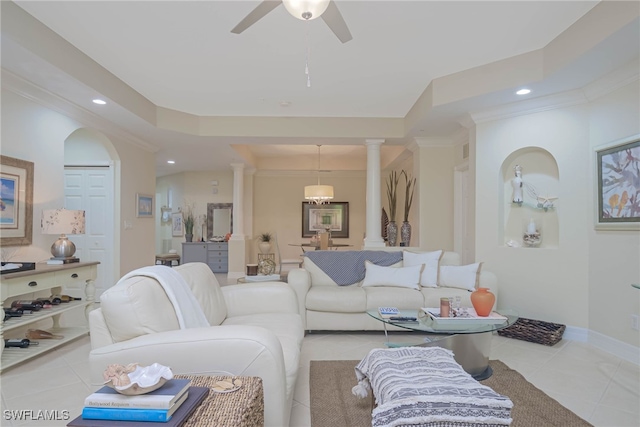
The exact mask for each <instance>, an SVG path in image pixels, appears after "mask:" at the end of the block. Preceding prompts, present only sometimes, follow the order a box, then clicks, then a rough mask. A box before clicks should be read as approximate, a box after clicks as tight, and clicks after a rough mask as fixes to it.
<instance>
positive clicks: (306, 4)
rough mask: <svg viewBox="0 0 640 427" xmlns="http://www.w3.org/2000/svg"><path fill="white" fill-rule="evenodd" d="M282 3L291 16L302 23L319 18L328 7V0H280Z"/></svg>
mask: <svg viewBox="0 0 640 427" xmlns="http://www.w3.org/2000/svg"><path fill="white" fill-rule="evenodd" d="M282 3H284V7H285V8H286V9H287V11H288V12H289V13H290V14H291V15H293V16H294V17H296V18H298V19H301V20H303V21H308V20H311V19H315V18H317V17H319V16H320V15H322V14H323V13H324V11H325V10H327V7H329V0H282Z"/></svg>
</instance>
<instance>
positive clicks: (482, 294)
mask: <svg viewBox="0 0 640 427" xmlns="http://www.w3.org/2000/svg"><path fill="white" fill-rule="evenodd" d="M495 302H496V296H495V295H494V294H492V293H491V291H489V288H478V289H477V290H475V291H473V292H471V304H472V305H473V308H474V309H475V310H476V313H477V314H478V316H482V317H486V316H488V315H489V314H490V313H491V309H492V308H493V304H494V303H495Z"/></svg>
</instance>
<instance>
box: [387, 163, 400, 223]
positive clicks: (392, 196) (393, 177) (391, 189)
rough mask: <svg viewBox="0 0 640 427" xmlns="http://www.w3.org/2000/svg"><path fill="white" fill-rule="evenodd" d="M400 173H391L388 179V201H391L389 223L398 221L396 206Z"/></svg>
mask: <svg viewBox="0 0 640 427" xmlns="http://www.w3.org/2000/svg"><path fill="white" fill-rule="evenodd" d="M399 181H400V176H399V175H398V172H396V171H391V172H390V173H389V176H388V177H387V199H388V200H389V221H395V220H396V205H397V200H398V182H399Z"/></svg>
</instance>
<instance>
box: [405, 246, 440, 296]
mask: <svg viewBox="0 0 640 427" xmlns="http://www.w3.org/2000/svg"><path fill="white" fill-rule="evenodd" d="M442 254H443V251H441V250H440V251H433V252H422V253H415V252H407V251H403V252H402V263H403V265H404V266H405V267H413V266H414V265H420V264H424V269H423V270H422V274H421V275H420V285H421V286H424V287H430V288H435V287H437V286H438V267H439V266H440V259H441V258H442Z"/></svg>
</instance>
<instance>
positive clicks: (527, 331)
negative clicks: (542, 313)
mask: <svg viewBox="0 0 640 427" xmlns="http://www.w3.org/2000/svg"><path fill="white" fill-rule="evenodd" d="M565 329H566V326H565V325H560V324H558V323H549V322H543V321H542V320H533V319H525V318H523V317H521V318H519V319H518V320H517V321H516V323H514V324H513V325H511V326H509V327H508V328H504V329H500V330H499V331H498V335H501V336H503V337H507V338H515V339H517V340H523V341H529V342H535V343H538V344H544V345H555V344H557V343H558V342H559V341H560V340H561V339H562V334H563V333H564V330H565Z"/></svg>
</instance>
